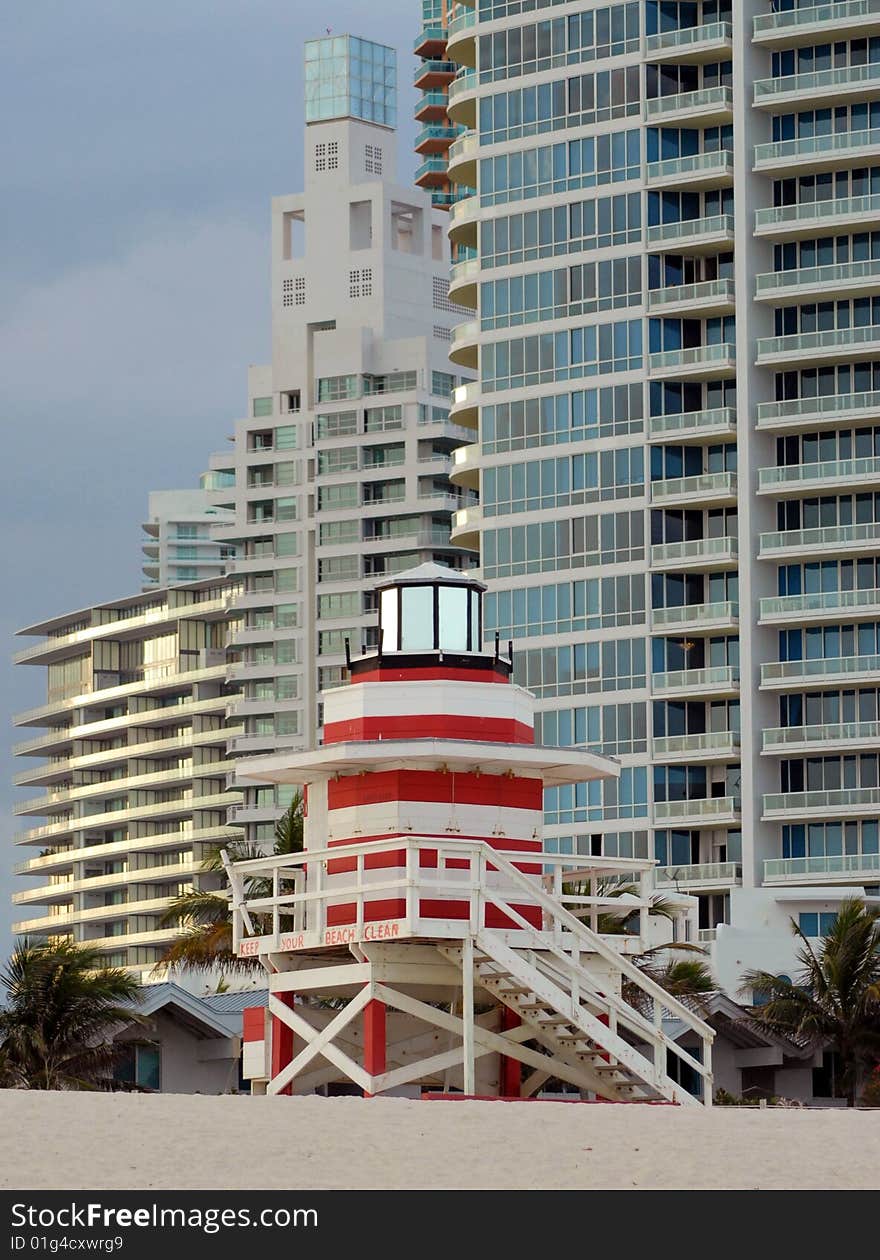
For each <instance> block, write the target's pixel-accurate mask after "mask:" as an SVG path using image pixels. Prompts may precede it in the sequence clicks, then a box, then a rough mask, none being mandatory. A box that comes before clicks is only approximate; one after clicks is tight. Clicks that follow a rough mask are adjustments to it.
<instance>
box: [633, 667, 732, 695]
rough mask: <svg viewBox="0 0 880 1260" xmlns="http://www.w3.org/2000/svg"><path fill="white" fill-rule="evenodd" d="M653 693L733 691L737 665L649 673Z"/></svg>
mask: <svg viewBox="0 0 880 1260" xmlns="http://www.w3.org/2000/svg"><path fill="white" fill-rule="evenodd" d="M651 689H652V691H653V693H654V695H659V694H660V692H665V691H693V692H707V691H712V690H717V691H718V692H719V693H723V692H735V691H737V690H738V689H739V667H738V666H736V665H710V666H708V667H707V668H706V669H678V670H667V671H666V672H665V673H659V674H652V675H651Z"/></svg>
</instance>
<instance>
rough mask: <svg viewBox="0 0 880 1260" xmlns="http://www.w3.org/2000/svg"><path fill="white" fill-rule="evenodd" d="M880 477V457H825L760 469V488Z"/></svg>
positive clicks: (769, 488) (867, 479)
mask: <svg viewBox="0 0 880 1260" xmlns="http://www.w3.org/2000/svg"><path fill="white" fill-rule="evenodd" d="M878 479H880V456H878V455H869V456H865V457H864V458H862V459H826V460H823V461H822V462H821V463H818V464H786V465H785V466H783V467H781V468H760V469H758V489H759V490H776V489H778V488H779V487H780V486H790V485H792V484H795V485H800V484H801V483H804V482H805V483H806V484H807V485H814V484H815V483H816V482H819V481H823V482H827V481H870V482H874V481H877V480H878Z"/></svg>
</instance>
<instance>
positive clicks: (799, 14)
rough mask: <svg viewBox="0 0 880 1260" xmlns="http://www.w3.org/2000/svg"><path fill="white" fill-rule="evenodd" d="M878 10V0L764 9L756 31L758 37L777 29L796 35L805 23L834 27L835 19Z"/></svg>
mask: <svg viewBox="0 0 880 1260" xmlns="http://www.w3.org/2000/svg"><path fill="white" fill-rule="evenodd" d="M878 14H880V4H878V0H838V3H836V4H817V5H812V6H810V7H809V8H806V7H803V8H797V9H786V10H784V11H783V12H780V13H761V14H759V15H758V16H757V17H756V18H755V19H754V26H753V33H754V37H755V39H760V38H761V37H762V36H764V37H766V36H771V35H774V34H776V33H779V34H780V35H789V34H791V35H796V34H797V33H798V32H799V31H800V30H802V29H803V28H804V27H807V28H809V27H811V26H815V27H817V28H821V27H822V26H824V25H830V26H832V27H833V26H834V25H835V23H840V22H844V21H851V20H853V19H857V18H861V17H876V16H877V15H878Z"/></svg>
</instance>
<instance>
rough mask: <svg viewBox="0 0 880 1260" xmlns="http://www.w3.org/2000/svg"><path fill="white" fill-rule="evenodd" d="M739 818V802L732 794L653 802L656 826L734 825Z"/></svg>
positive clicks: (696, 826)
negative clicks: (689, 799)
mask: <svg viewBox="0 0 880 1260" xmlns="http://www.w3.org/2000/svg"><path fill="white" fill-rule="evenodd" d="M740 818H741V806H740V802H739V799H738V798H737V797H734V796H704V797H700V798H699V799H697V800H692V801H655V802H654V822H655V824H656V825H657V826H658V827H688V828H699V827H724V826H736V824H737V823H739V821H740Z"/></svg>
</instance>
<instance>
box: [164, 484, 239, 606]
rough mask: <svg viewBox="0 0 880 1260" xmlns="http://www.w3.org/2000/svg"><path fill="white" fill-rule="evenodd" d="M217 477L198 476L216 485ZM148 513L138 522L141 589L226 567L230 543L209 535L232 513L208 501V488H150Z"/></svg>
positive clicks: (231, 556) (190, 579) (216, 574)
mask: <svg viewBox="0 0 880 1260" xmlns="http://www.w3.org/2000/svg"><path fill="white" fill-rule="evenodd" d="M218 478H219V474H206V477H205V478H203V481H206V482H207V484H208V485H210V487H211V488H212V489H216V488H217V487H218V485H219V482H218ZM147 515H148V520H146V521H145V522H144V524H143V527H142V528H143V531H144V535H145V537H144V542H143V552H144V555H145V557H146V559H145V560H144V577H145V578H146V579H147V582H146V585H145V587H144V589H145V590H159V589H162V588H163V587H166V586H173V585H175V584H176V583H179V582H200V581H202V580H203V579H205V578H216V577H222V576H223V575H224V573H226V572H227V571H228V570H229V569H230V568H231V565H232V560H233V559H234V557H235V547H234V546H232V545H231V544H228V543H223V542H220V541H218V539H216V538H215V537H214V535H213V527H214V526H215V525H222V524H223V523H224V522H226V521H228V520H229V518H230V517H231V513H230V512H229V511H227V510H226V509H224V508H219V507H215V506H214V505H213V504H212V502H211V499H210V497H209V490H208V489H207V488H202V489H199V490H155V491H153V492H152V493H151V494H150V499H149V507H148V509H147Z"/></svg>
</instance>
